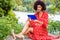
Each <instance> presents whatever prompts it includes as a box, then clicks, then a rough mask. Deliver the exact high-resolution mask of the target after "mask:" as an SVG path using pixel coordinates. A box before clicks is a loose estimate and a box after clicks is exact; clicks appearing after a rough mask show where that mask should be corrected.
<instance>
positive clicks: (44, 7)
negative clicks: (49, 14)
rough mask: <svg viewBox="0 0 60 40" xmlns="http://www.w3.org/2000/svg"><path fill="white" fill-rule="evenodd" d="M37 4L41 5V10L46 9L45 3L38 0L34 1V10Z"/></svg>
mask: <svg viewBox="0 0 60 40" xmlns="http://www.w3.org/2000/svg"><path fill="white" fill-rule="evenodd" d="M37 5H41V6H42V11H43V10H46V5H45V3H44V2H43V1H40V0H38V1H36V2H35V3H34V10H37Z"/></svg>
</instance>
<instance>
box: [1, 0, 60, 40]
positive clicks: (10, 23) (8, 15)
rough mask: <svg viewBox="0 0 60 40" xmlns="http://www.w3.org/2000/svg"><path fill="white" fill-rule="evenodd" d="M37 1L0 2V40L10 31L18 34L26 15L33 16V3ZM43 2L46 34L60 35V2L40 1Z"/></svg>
mask: <svg viewBox="0 0 60 40" xmlns="http://www.w3.org/2000/svg"><path fill="white" fill-rule="evenodd" d="M35 1H37V0H0V40H4V39H5V38H6V37H7V36H8V35H10V34H11V30H12V29H14V32H15V33H16V34H17V33H20V32H21V30H22V29H23V27H24V23H25V22H26V20H27V18H28V17H27V15H28V14H34V13H35V11H34V9H33V5H34V2H35ZM41 1H43V2H45V4H46V7H47V10H46V11H47V12H48V13H49V25H48V32H49V34H53V35H60V0H41Z"/></svg>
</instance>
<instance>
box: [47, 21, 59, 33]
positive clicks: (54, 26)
mask: <svg viewBox="0 0 60 40" xmlns="http://www.w3.org/2000/svg"><path fill="white" fill-rule="evenodd" d="M48 31H49V32H50V33H53V34H56V33H57V32H59V31H60V21H49V25H48ZM54 32H56V33H54Z"/></svg>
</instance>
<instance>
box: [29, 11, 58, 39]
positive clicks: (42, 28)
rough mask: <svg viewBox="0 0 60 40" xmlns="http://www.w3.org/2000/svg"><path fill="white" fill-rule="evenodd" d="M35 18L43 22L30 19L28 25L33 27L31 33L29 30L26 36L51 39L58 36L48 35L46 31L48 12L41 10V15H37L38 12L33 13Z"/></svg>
mask: <svg viewBox="0 0 60 40" xmlns="http://www.w3.org/2000/svg"><path fill="white" fill-rule="evenodd" d="M35 16H36V18H37V20H39V21H41V22H43V24H42V25H41V24H39V23H38V22H35V21H34V20H32V21H30V26H31V27H32V28H33V33H31V32H29V33H28V36H29V37H30V38H31V39H32V40H52V39H55V38H58V37H54V36H49V35H48V31H47V26H48V13H47V12H43V14H42V16H41V17H39V15H38V13H36V14H35Z"/></svg>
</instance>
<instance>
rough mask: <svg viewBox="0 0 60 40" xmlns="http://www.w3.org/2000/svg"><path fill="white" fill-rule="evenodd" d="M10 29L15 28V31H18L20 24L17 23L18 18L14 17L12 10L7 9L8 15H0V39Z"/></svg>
mask: <svg viewBox="0 0 60 40" xmlns="http://www.w3.org/2000/svg"><path fill="white" fill-rule="evenodd" d="M12 29H14V30H15V33H19V32H21V30H22V25H21V24H18V19H16V18H15V14H14V13H13V11H9V12H8V16H3V17H0V40H4V39H5V38H6V37H7V36H8V35H10V34H11V30H12Z"/></svg>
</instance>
